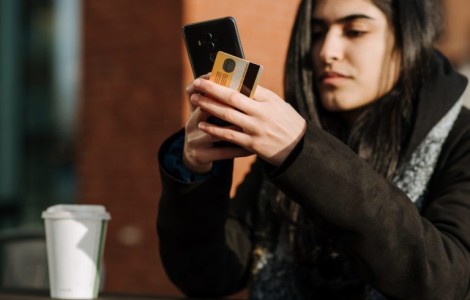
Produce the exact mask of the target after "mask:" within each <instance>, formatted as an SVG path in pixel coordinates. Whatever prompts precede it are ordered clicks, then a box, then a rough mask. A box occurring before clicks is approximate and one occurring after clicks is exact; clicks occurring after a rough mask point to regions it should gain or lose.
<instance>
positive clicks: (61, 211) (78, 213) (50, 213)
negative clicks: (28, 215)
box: [42, 204, 111, 220]
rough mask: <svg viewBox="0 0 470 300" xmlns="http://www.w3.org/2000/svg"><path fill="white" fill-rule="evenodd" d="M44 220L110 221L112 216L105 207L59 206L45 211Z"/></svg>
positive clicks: (43, 213)
mask: <svg viewBox="0 0 470 300" xmlns="http://www.w3.org/2000/svg"><path fill="white" fill-rule="evenodd" d="M42 218H44V219H90V220H109V219H111V216H110V214H109V213H108V212H107V211H106V208H105V207H104V206H103V205H82V204H59V205H54V206H50V207H48V208H47V209H46V210H45V211H43V212H42Z"/></svg>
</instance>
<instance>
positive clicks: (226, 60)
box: [210, 51, 263, 98]
mask: <svg viewBox="0 0 470 300" xmlns="http://www.w3.org/2000/svg"><path fill="white" fill-rule="evenodd" d="M262 71H263V66H261V65H258V64H255V63H252V62H250V61H248V60H246V59H242V58H239V57H236V56H233V55H230V54H228V53H225V52H222V51H219V52H218V53H217V56H216V58H215V61H214V66H213V67H212V73H211V76H210V80H211V81H213V82H215V83H218V84H220V85H223V86H226V87H230V88H232V89H234V90H237V91H239V92H240V93H242V94H243V95H245V96H247V97H250V98H253V95H254V93H255V90H256V86H257V85H258V80H259V77H260V75H261V73H262Z"/></svg>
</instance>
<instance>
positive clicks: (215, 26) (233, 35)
mask: <svg viewBox="0 0 470 300" xmlns="http://www.w3.org/2000/svg"><path fill="white" fill-rule="evenodd" d="M183 39H184V42H185V45H186V50H187V52H188V57H189V61H190V63H191V68H192V70H193V75H194V78H197V77H199V76H201V75H204V74H207V73H209V72H210V71H211V70H212V66H213V65H214V61H215V57H216V55H217V52H218V51H223V52H226V53H229V54H232V55H234V56H237V57H240V58H244V55H243V49H242V44H241V42H240V36H239V34H238V29H237V24H236V22H235V19H234V18H233V17H224V18H219V19H212V20H206V21H202V22H198V23H192V24H187V25H185V26H183Z"/></svg>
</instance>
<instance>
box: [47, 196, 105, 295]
mask: <svg viewBox="0 0 470 300" xmlns="http://www.w3.org/2000/svg"><path fill="white" fill-rule="evenodd" d="M42 218H43V219H44V223H45V227H46V242H47V258H48V266H49V285H50V294H51V297H52V298H58V299H95V298H97V297H98V290H99V286H100V274H101V267H102V257H103V250H104V244H105V242H104V241H105V238H106V227H107V223H108V220H110V219H111V217H110V215H109V213H108V212H106V209H105V208H104V206H102V205H71V204H61V205H54V206H51V207H49V208H48V209H47V210H45V211H44V212H43V213H42Z"/></svg>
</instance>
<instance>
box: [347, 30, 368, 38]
mask: <svg viewBox="0 0 470 300" xmlns="http://www.w3.org/2000/svg"><path fill="white" fill-rule="evenodd" d="M366 33H367V32H366V31H363V30H356V29H347V30H346V31H345V35H346V36H347V37H353V38H354V37H360V36H363V35H364V34H366Z"/></svg>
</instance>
